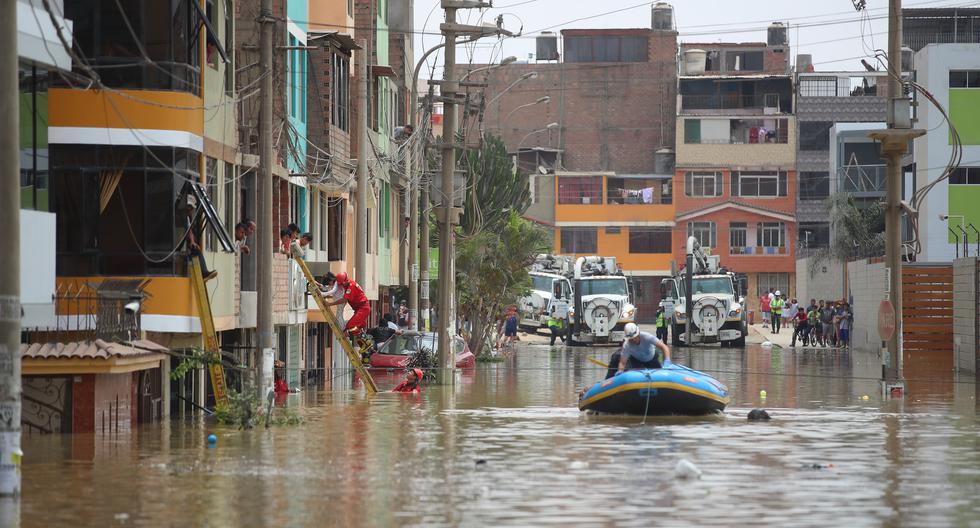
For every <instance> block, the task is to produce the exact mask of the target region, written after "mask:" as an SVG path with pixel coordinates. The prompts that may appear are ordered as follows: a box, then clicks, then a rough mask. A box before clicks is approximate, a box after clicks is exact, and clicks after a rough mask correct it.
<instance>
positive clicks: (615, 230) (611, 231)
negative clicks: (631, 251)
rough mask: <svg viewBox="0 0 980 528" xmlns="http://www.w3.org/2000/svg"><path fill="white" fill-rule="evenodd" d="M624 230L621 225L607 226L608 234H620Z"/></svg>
mask: <svg viewBox="0 0 980 528" xmlns="http://www.w3.org/2000/svg"><path fill="white" fill-rule="evenodd" d="M622 230H623V229H622V228H621V227H607V228H606V234H607V235H618V234H620V233H621V232H622Z"/></svg>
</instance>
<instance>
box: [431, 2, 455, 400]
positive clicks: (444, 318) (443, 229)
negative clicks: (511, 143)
mask: <svg viewBox="0 0 980 528" xmlns="http://www.w3.org/2000/svg"><path fill="white" fill-rule="evenodd" d="M443 7H444V8H445V10H446V23H445V24H444V25H443V31H442V34H443V35H445V37H446V50H445V63H444V65H443V73H442V79H443V82H442V89H441V90H440V93H441V95H442V97H443V121H442V194H443V196H442V208H441V210H440V211H439V360H438V361H439V367H438V370H437V371H436V379H437V381H438V383H440V384H442V385H449V384H452V383H453V381H454V380H453V375H452V372H453V371H452V369H453V366H454V364H455V361H454V360H455V357H454V356H455V354H453V353H452V336H453V334H454V333H455V332H454V329H455V327H456V321H455V318H456V307H455V306H454V301H455V299H456V295H455V293H456V281H455V277H453V268H454V266H453V265H452V263H453V259H454V258H455V255H454V251H455V243H454V242H455V241H454V240H453V235H454V233H453V226H454V225H455V224H456V222H455V218H454V217H455V216H456V213H457V212H456V210H455V209H454V207H453V205H454V204H453V197H454V195H455V189H453V178H454V177H455V176H456V104H455V102H454V98H455V97H456V92H457V88H458V84H457V82H456V31H455V29H454V27H453V26H455V25H456V7H455V2H447V1H444V2H443Z"/></svg>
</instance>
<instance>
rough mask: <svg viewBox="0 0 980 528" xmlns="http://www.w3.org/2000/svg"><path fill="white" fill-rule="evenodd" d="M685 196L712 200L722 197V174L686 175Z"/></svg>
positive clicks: (690, 173) (700, 173) (699, 173)
mask: <svg viewBox="0 0 980 528" xmlns="http://www.w3.org/2000/svg"><path fill="white" fill-rule="evenodd" d="M684 195H685V196H691V197H695V198H711V197H714V196H721V195H722V181H721V173H720V172H688V173H685V174H684Z"/></svg>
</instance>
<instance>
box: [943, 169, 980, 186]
mask: <svg viewBox="0 0 980 528" xmlns="http://www.w3.org/2000/svg"><path fill="white" fill-rule="evenodd" d="M949 183H950V185H980V167H957V168H956V170H954V171H953V173H952V174H950V175H949Z"/></svg>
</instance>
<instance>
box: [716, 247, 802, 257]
mask: <svg viewBox="0 0 980 528" xmlns="http://www.w3.org/2000/svg"><path fill="white" fill-rule="evenodd" d="M729 254H731V255H761V256H766V255H787V254H789V252H788V251H787V250H786V247H785V246H774V247H770V246H741V247H739V246H732V247H731V249H730V251H729Z"/></svg>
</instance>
